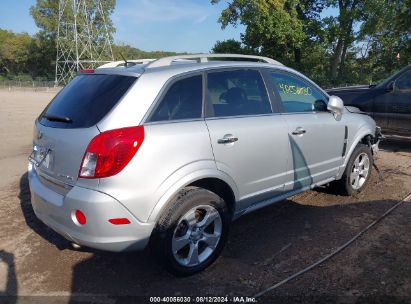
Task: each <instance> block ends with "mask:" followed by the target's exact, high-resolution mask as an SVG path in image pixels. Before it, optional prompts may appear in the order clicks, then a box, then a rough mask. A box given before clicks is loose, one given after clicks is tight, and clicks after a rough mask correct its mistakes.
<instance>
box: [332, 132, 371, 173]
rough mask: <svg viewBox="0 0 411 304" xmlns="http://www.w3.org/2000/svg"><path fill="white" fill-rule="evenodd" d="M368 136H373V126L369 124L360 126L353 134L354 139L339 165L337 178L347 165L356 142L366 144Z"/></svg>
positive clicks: (356, 144)
mask: <svg viewBox="0 0 411 304" xmlns="http://www.w3.org/2000/svg"><path fill="white" fill-rule="evenodd" d="M370 136H371V138H373V137H374V136H375V128H372V127H371V126H368V125H364V126H363V127H362V128H360V130H359V131H358V132H357V134H356V135H355V136H354V139H353V140H352V142H351V145H350V148H349V150H348V152H347V153H346V155H345V159H344V163H343V165H342V166H341V167H340V171H339V173H338V177H337V179H340V178H341V177H342V175H343V174H344V170H345V167H346V166H347V163H348V161H349V160H350V158H351V155H352V153H353V152H354V150H355V148H356V147H357V146H358V144H359V143H363V144H368V140H367V138H368V137H370Z"/></svg>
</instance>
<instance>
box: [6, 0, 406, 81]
mask: <svg viewBox="0 0 411 304" xmlns="http://www.w3.org/2000/svg"><path fill="white" fill-rule="evenodd" d="M220 1H221V0H210V2H211V5H213V4H216V3H218V2H220ZM93 3H95V2H94V1H91V0H90V5H93ZM101 3H103V5H104V11H105V14H106V18H105V19H106V22H107V26H108V30H109V34H110V35H111V37H112V34H113V33H114V32H115V27H114V25H113V23H112V21H111V19H110V14H111V13H112V12H113V10H114V8H115V0H105V1H102V2H101ZM225 3H226V8H225V9H223V11H222V12H221V16H220V18H219V20H218V22H219V23H220V24H221V27H222V28H223V29H224V28H225V27H227V26H228V25H233V26H237V25H238V24H242V25H243V26H244V28H245V30H244V32H243V33H242V34H241V39H240V40H238V41H237V40H233V39H229V40H225V41H217V42H216V43H215V45H214V47H213V48H212V50H211V52H215V53H241V54H255V55H262V56H267V57H272V58H274V59H276V60H278V61H280V62H282V63H284V64H285V65H287V66H290V67H293V68H295V69H297V70H298V71H301V72H303V73H304V74H306V75H307V76H309V77H310V78H312V79H313V80H315V81H316V82H317V83H318V84H320V85H322V86H325V87H330V86H338V85H349V84H364V83H375V82H378V81H379V80H381V79H383V78H385V77H387V76H388V75H390V74H392V73H393V72H394V71H396V70H398V69H400V68H401V67H403V66H405V65H407V64H409V62H410V59H411V0H225ZM58 8H59V1H58V0H37V2H36V4H35V5H34V6H33V7H31V9H30V14H31V15H32V17H33V19H34V21H35V22H36V25H37V26H38V27H39V28H40V31H39V32H38V33H36V34H35V35H33V36H30V35H29V34H27V33H14V32H11V31H8V30H4V29H0V80H1V79H15V78H18V79H23V80H31V79H38V80H52V79H53V78H54V73H55V60H56V36H57V23H58ZM330 9H333V10H334V12H337V14H336V16H332V15H331V16H329V15H327V14H324V12H325V10H330ZM100 21H101V20H95V22H96V26H99V24H98V22H100ZM175 54H177V53H175V52H164V51H155V52H146V51H143V50H140V49H137V48H134V47H132V46H130V45H126V44H114V43H113V55H114V58H115V59H117V60H121V55H123V56H124V57H126V58H127V59H139V58H159V57H164V56H170V55H175Z"/></svg>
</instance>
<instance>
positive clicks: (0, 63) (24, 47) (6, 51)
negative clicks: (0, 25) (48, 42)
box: [0, 29, 32, 76]
mask: <svg viewBox="0 0 411 304" xmlns="http://www.w3.org/2000/svg"><path fill="white" fill-rule="evenodd" d="M31 43H32V38H31V37H30V35H29V34H27V33H21V34H15V33H13V32H10V31H7V30H2V29H0V73H2V74H3V75H6V76H10V75H19V74H24V73H28V61H29V58H30V45H31Z"/></svg>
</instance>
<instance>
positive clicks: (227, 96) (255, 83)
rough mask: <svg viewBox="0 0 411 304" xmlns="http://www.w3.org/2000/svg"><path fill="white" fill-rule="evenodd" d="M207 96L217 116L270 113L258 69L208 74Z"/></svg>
mask: <svg viewBox="0 0 411 304" xmlns="http://www.w3.org/2000/svg"><path fill="white" fill-rule="evenodd" d="M207 83H208V87H207V89H208V96H209V100H210V101H211V107H212V109H211V111H214V116H215V117H222V116H236V115H255V114H266V113H271V107H270V102H269V100H268V96H267V91H266V89H265V85H264V82H263V79H262V77H261V75H260V73H259V72H258V71H255V70H235V71H223V72H213V73H209V74H208V78H207Z"/></svg>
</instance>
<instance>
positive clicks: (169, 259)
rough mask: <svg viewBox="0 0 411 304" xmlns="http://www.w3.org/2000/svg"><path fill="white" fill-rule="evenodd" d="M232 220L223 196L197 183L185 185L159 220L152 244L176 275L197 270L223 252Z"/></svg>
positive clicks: (160, 259) (209, 263)
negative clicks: (194, 185) (199, 186)
mask: <svg viewBox="0 0 411 304" xmlns="http://www.w3.org/2000/svg"><path fill="white" fill-rule="evenodd" d="M230 221H231V217H230V213H229V211H228V208H227V205H226V203H225V202H224V200H223V199H222V198H221V197H219V196H218V195H216V194H215V193H213V192H211V191H208V190H205V189H202V188H198V187H187V188H184V189H183V190H181V191H180V193H179V195H178V196H177V197H176V198H175V199H174V200H173V202H172V203H171V204H170V206H169V207H168V208H167V210H165V211H164V213H163V215H162V216H161V218H160V220H159V221H158V223H157V225H156V228H155V229H154V232H153V237H152V239H151V248H152V250H153V251H154V253H155V255H156V257H157V258H158V259H159V262H160V263H161V264H162V265H163V266H164V267H165V268H166V269H167V270H168V271H169V272H171V273H173V274H174V275H177V276H188V275H192V274H195V273H197V272H199V271H202V270H204V269H205V268H207V267H208V266H210V265H211V264H212V263H213V262H214V261H215V260H216V259H217V257H218V256H219V255H220V253H221V251H222V249H223V247H224V244H225V242H226V240H227V236H228V231H229V226H230ZM196 253H197V258H196Z"/></svg>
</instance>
